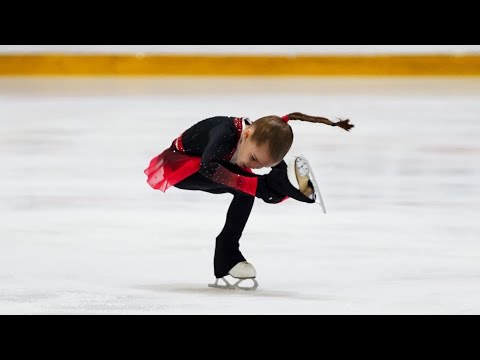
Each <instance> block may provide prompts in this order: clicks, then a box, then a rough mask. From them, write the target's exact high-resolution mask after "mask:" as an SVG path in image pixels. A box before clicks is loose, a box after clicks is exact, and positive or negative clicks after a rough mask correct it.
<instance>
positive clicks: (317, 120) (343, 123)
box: [282, 112, 355, 131]
mask: <svg viewBox="0 0 480 360" xmlns="http://www.w3.org/2000/svg"><path fill="white" fill-rule="evenodd" d="M282 120H283V121H285V122H288V121H290V120H300V121H307V122H311V123H321V124H326V125H330V126H338V127H341V128H342V129H344V130H346V131H350V129H351V128H353V127H354V126H355V125H353V124H349V121H350V120H349V119H345V120H340V121H337V122H333V121H330V120H328V119H327V118H324V117H321V116H310V115H305V114H302V113H299V112H294V113H291V114H288V115H285V116H283V117H282Z"/></svg>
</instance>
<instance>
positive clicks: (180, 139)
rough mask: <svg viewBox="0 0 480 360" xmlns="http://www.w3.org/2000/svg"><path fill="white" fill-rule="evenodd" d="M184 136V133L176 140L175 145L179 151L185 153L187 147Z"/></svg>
mask: <svg viewBox="0 0 480 360" xmlns="http://www.w3.org/2000/svg"><path fill="white" fill-rule="evenodd" d="M182 136H183V133H182V135H180V136H179V137H178V138H177V139H176V140H175V147H176V148H177V150H178V151H180V152H182V153H184V152H185V149H184V148H183V140H182Z"/></svg>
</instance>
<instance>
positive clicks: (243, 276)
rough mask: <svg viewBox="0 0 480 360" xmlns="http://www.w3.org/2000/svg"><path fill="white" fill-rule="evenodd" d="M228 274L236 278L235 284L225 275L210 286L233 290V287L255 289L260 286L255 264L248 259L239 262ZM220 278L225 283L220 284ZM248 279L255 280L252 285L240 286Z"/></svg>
mask: <svg viewBox="0 0 480 360" xmlns="http://www.w3.org/2000/svg"><path fill="white" fill-rule="evenodd" d="M228 275H230V276H231V277H232V278H234V279H236V280H237V281H236V282H235V283H234V284H232V283H230V282H229V281H228V280H227V279H225V277H222V278H218V279H216V280H215V283H214V284H208V286H209V287H213V288H219V289H232V290H233V289H242V290H255V289H256V288H258V282H257V280H255V277H256V276H257V272H256V270H255V268H254V267H253V265H252V264H250V263H249V262H247V261H242V262H239V263H238V264H237V265H235V266H234V267H233V268H232V269H231V270H230V271H229V272H228ZM220 280H222V281H223V282H224V283H225V285H222V284H219V283H218V282H219V281H220ZM247 280H252V281H253V284H252V286H249V287H247V286H240V284H241V283H242V282H244V281H247Z"/></svg>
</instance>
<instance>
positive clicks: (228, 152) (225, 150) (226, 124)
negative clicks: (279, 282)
mask: <svg viewBox="0 0 480 360" xmlns="http://www.w3.org/2000/svg"><path fill="white" fill-rule="evenodd" d="M289 120H301V121H308V122H312V123H322V124H327V125H330V126H338V127H341V128H342V129H344V130H346V131H349V130H350V129H351V128H352V127H353V125H351V124H349V120H348V119H346V120H342V121H338V122H332V121H330V120H328V119H326V118H323V117H317V116H309V115H305V114H302V113H299V112H295V113H291V114H288V115H286V116H283V117H279V116H266V117H262V118H260V119H258V120H257V121H255V122H253V123H251V122H250V121H249V119H248V118H239V117H226V116H217V117H212V118H209V119H206V120H202V121H200V122H199V123H197V124H195V125H193V126H192V127H191V128H189V129H188V130H186V131H185V132H184V133H182V134H181V135H180V136H179V137H178V138H177V139H175V140H174V141H173V143H172V145H171V146H170V147H169V148H168V149H166V150H165V151H164V152H162V153H161V154H160V155H158V156H156V157H155V158H153V159H152V160H151V162H150V165H149V166H148V168H147V169H146V170H145V174H146V175H147V176H148V179H147V182H148V184H149V185H150V186H151V187H152V188H153V189H156V190H160V191H163V192H165V191H166V190H167V189H168V188H170V187H171V186H174V187H176V188H179V189H183V190H198V191H205V192H208V193H212V194H224V193H230V194H232V195H233V200H232V202H231V204H230V207H229V209H228V212H227V218H226V222H225V225H224V227H223V229H222V231H221V232H220V234H219V235H218V236H217V238H216V245H215V255H214V274H215V277H216V279H217V280H216V282H215V284H213V285H211V286H215V287H227V288H235V287H238V288H243V287H240V286H239V284H240V282H241V281H242V280H245V279H252V280H253V282H254V285H253V287H251V288H247V289H256V288H257V286H258V283H257V282H256V280H255V277H256V271H255V268H254V267H253V265H252V264H250V263H249V262H247V261H246V259H245V257H244V256H243V255H242V253H241V252H240V249H239V247H240V245H239V241H240V237H241V236H242V232H243V229H244V228H245V225H246V223H247V220H248V217H249V216H250V212H251V210H252V206H253V203H254V200H255V197H257V198H260V199H262V200H263V201H265V202H267V203H271V204H277V203H280V202H282V201H284V200H286V199H287V198H289V197H291V198H294V199H296V200H298V201H301V202H305V203H314V202H315V196H319V192H318V189H315V187H316V183H315V182H314V181H313V182H312V181H311V180H313V178H312V176H311V169H308V162H307V163H305V162H304V163H303V168H304V170H306V173H303V174H301V173H299V172H298V170H299V169H300V168H301V166H297V167H295V165H293V166H290V170H292V168H294V170H295V172H294V173H295V174H296V175H297V176H296V178H295V176H292V175H291V174H292V172H291V171H290V173H287V168H288V167H287V165H286V163H285V161H283V158H284V157H285V155H286V154H287V153H288V151H289V150H290V147H291V146H292V143H293V132H292V128H291V127H290V125H289V124H288V121H289ZM297 165H302V164H297ZM305 166H307V169H305ZM263 167H271V168H272V171H271V172H270V173H268V174H266V175H257V174H254V173H253V172H252V170H251V169H260V168H263ZM309 170H310V171H309ZM308 173H310V176H308ZM289 175H290V176H289ZM302 175H303V176H302ZM315 193H317V195H316V194H315ZM227 275H230V276H232V277H233V278H236V279H239V280H238V281H237V283H235V284H234V285H231V284H230V283H229V282H228V281H227V280H226V279H224V277H225V276H227ZM219 279H222V280H223V281H224V282H225V284H226V286H220V285H218V280H219Z"/></svg>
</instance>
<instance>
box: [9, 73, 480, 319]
mask: <svg viewBox="0 0 480 360" xmlns="http://www.w3.org/2000/svg"><path fill="white" fill-rule="evenodd" d="M293 111H301V112H305V113H307V114H312V115H315V114H317V115H321V116H327V117H335V116H338V117H349V118H350V119H351V121H352V123H354V124H355V126H356V127H355V128H354V129H353V130H352V132H351V133H347V132H344V131H342V130H341V129H338V128H331V127H328V126H325V125H313V124H305V123H300V122H292V123H291V124H292V127H293V129H294V132H295V142H294V146H293V148H292V151H291V153H292V154H297V153H301V154H303V155H305V156H306V157H307V158H308V159H309V161H310V163H311V165H312V167H313V168H314V171H315V175H316V177H317V180H318V182H319V186H320V187H321V190H322V196H323V199H324V201H325V205H326V207H327V209H328V214H327V215H324V214H323V213H322V209H321V207H320V206H318V205H307V204H304V203H300V202H295V201H293V200H289V201H287V202H284V203H282V204H280V205H269V204H265V203H262V202H260V201H256V204H255V206H254V209H253V212H252V216H251V217H250V220H249V223H248V224H247V227H246V230H245V232H244V236H243V239H242V241H241V250H242V252H243V253H244V255H245V256H246V257H247V259H248V260H249V261H250V262H252V263H253V264H254V265H255V267H256V269H257V272H258V281H259V283H260V287H259V288H258V290H257V291H255V292H241V291H234V292H232V291H225V290H218V289H211V288H208V287H207V284H208V283H210V282H212V281H213V280H214V277H213V250H214V243H215V236H216V235H217V234H218V232H219V231H220V230H221V227H222V225H223V221H224V217H225V212H226V209H227V207H228V205H229V201H230V195H210V194H203V193H199V192H188V191H181V190H178V189H171V190H169V191H168V192H167V193H166V194H163V193H161V192H158V191H154V190H152V189H151V188H150V187H149V186H148V185H147V183H146V182H145V180H146V176H145V175H144V174H143V170H144V168H145V167H146V166H147V165H148V162H149V161H150V159H151V158H152V157H153V156H155V155H157V154H158V153H160V152H161V151H162V150H163V149H164V148H166V147H168V146H169V145H170V143H171V141H172V140H173V139H174V138H175V137H176V136H178V135H179V134H180V133H181V132H182V131H183V130H184V129H186V128H187V127H189V126H190V125H192V124H194V123H195V122H197V121H199V120H201V119H203V118H206V117H209V116H214V115H232V116H248V117H250V118H251V119H255V118H258V117H260V116H263V115H270V114H277V115H284V114H286V113H289V112H293ZM0 164H1V170H0V174H1V175H0V313H1V314H480V224H479V223H480V222H479V214H480V201H479V200H480V79H478V78H477V79H475V78H413V79H409V78H396V79H393V78H392V79H389V78H383V79H381V78H379V79H377V78H358V79H351V78H317V79H308V78H288V77H285V78H231V79H230V78H213V79H209V78H196V79H191V78H158V79H148V78H122V79H113V78H95V79H89V78H78V79H63V78H0Z"/></svg>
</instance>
